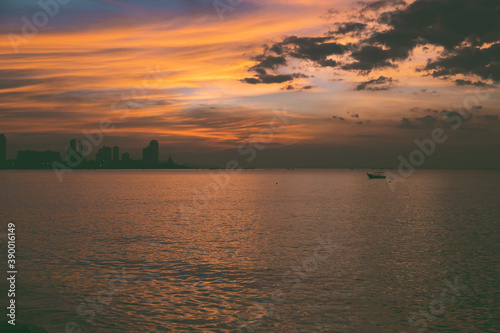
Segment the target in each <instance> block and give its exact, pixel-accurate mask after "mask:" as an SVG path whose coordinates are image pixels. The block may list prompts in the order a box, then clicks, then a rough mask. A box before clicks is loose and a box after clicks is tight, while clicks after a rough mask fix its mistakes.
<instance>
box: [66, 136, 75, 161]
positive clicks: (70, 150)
mask: <svg viewBox="0 0 500 333" xmlns="http://www.w3.org/2000/svg"><path fill="white" fill-rule="evenodd" d="M76 152H77V151H76V139H71V140H69V146H68V147H67V148H66V161H68V159H69V156H70V155H71V153H73V154H75V153H76Z"/></svg>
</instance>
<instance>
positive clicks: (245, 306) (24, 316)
mask: <svg viewBox="0 0 500 333" xmlns="http://www.w3.org/2000/svg"><path fill="white" fill-rule="evenodd" d="M367 172H370V170H302V169H296V170H242V171H233V172H231V173H229V172H227V171H223V170H211V171H210V170H97V171H96V170H94V171H92V170H89V171H77V170H74V171H72V172H70V173H65V174H64V176H63V178H62V181H60V180H59V179H58V177H57V176H56V174H55V173H54V172H52V171H2V172H0V224H1V225H0V251H1V254H0V261H3V263H2V264H1V265H0V266H1V267H3V271H4V272H2V275H3V276H4V278H2V279H1V281H0V295H1V297H0V300H1V301H2V306H1V308H2V309H4V310H2V312H4V313H2V317H3V318H2V319H1V321H5V320H10V319H9V318H8V317H6V314H8V311H9V310H8V309H6V307H7V306H9V301H10V298H14V299H15V305H16V310H15V314H16V323H18V324H19V325H21V324H23V325H26V326H27V327H29V329H30V331H31V332H49V333H65V332H112V333H114V332H370V333H371V332H373V333H378V332H381V333H382V332H395V333H396V332H397V333H404V332H406V333H413V332H500V310H499V309H500V283H499V277H500V232H499V231H500V171H498V170H417V171H416V172H415V173H414V174H413V175H411V176H409V177H407V178H404V180H402V181H399V182H397V183H396V184H394V183H392V184H389V183H388V181H387V180H385V179H373V180H370V179H368V177H367ZM391 172H397V170H396V171H392V170H391ZM391 185H392V186H391ZM9 223H12V224H13V225H14V226H15V228H14V229H15V230H14V233H15V260H16V263H15V269H16V277H15V297H8V296H7V294H8V290H9V288H10V287H11V285H10V281H8V280H7V279H6V278H5V277H9V274H8V273H7V271H8V270H9V269H8V267H7V260H8V258H7V254H8V237H7V236H8V233H9V230H8V229H9V228H8V225H9ZM11 231H12V230H11Z"/></svg>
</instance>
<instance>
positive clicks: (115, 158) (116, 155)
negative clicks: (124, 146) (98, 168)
mask: <svg viewBox="0 0 500 333" xmlns="http://www.w3.org/2000/svg"><path fill="white" fill-rule="evenodd" d="M119 161H120V147H118V146H114V147H113V162H119Z"/></svg>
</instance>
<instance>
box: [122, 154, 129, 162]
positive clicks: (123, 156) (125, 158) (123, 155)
mask: <svg viewBox="0 0 500 333" xmlns="http://www.w3.org/2000/svg"><path fill="white" fill-rule="evenodd" d="M122 161H124V162H128V161H130V154H129V153H123V154H122Z"/></svg>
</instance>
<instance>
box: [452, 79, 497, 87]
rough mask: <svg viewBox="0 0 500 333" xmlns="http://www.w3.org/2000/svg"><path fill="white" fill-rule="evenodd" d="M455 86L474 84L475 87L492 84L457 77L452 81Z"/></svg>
mask: <svg viewBox="0 0 500 333" xmlns="http://www.w3.org/2000/svg"><path fill="white" fill-rule="evenodd" d="M453 82H455V84H456V85H457V86H476V87H492V85H490V84H488V83H486V82H483V81H476V82H474V81H471V80H462V79H458V80H455V81H453Z"/></svg>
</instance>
